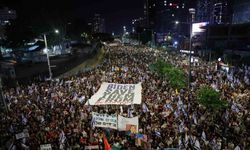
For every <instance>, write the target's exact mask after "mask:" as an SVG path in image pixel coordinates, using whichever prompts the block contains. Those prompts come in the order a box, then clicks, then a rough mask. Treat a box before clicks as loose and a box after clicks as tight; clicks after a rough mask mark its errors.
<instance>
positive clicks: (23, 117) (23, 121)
mask: <svg viewBox="0 0 250 150" xmlns="http://www.w3.org/2000/svg"><path fill="white" fill-rule="evenodd" d="M27 122H28V120H27V118H26V117H25V116H24V114H22V124H23V125H26V124H27Z"/></svg>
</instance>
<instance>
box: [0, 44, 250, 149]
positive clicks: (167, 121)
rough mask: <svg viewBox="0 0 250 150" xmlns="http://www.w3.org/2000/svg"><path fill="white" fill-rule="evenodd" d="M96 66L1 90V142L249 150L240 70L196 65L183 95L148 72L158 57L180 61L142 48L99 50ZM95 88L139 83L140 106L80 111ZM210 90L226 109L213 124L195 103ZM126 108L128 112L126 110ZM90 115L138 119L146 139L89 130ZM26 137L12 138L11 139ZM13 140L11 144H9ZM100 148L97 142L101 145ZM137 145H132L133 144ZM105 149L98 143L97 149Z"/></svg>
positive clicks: (249, 124)
mask: <svg viewBox="0 0 250 150" xmlns="http://www.w3.org/2000/svg"><path fill="white" fill-rule="evenodd" d="M105 50H106V52H105V56H104V60H103V63H102V64H100V65H99V66H97V67H96V68H94V69H92V70H89V71H87V72H83V73H79V74H77V75H74V76H70V77H64V78H62V79H60V80H55V81H46V82H40V83H37V82H36V83H32V84H31V85H28V86H25V85H19V86H18V87H16V88H11V89H5V90H4V98H5V100H6V102H7V103H8V109H9V111H8V113H7V114H1V116H2V117H1V118H2V121H1V122H2V125H1V133H0V134H1V135H4V137H6V138H11V139H14V140H13V144H14V145H15V146H16V147H17V149H25V148H30V149H34V150H36V149H39V148H40V145H43V144H51V146H52V148H53V149H84V148H86V146H91V145H92V146H94V145H98V146H99V148H100V149H104V147H107V143H109V144H110V145H111V146H114V147H116V148H117V149H132V148H135V147H136V148H137V149H164V148H179V149H188V148H191V147H192V148H193V149H197V150H198V149H221V148H223V149H247V148H249V147H250V138H249V137H250V132H249V131H248V129H249V128H250V115H249V113H250V111H249V110H250V106H249V104H250V103H249V102H250V95H249V94H250V91H249V74H247V72H245V71H246V69H247V67H243V68H240V69H238V70H237V69H235V70H234V71H233V72H232V73H230V74H229V73H225V72H222V71H220V70H216V63H211V64H208V63H206V62H199V66H196V67H194V68H192V79H193V80H192V84H191V85H192V86H191V94H190V93H189V92H188V90H187V89H182V90H181V91H176V89H173V88H172V87H171V86H170V85H169V84H168V81H165V80H163V79H162V78H161V77H160V76H158V75H156V74H155V73H152V72H151V71H150V70H149V65H150V64H151V63H153V62H155V61H156V60H158V59H160V58H164V59H165V61H168V62H169V63H171V64H173V65H175V66H178V67H181V68H183V69H184V70H185V71H186V72H187V73H188V70H187V62H186V61H184V60H187V56H183V55H180V54H176V55H172V54H169V53H165V52H161V51H158V50H154V49H151V48H147V47H132V46H118V47H106V48H105ZM102 82H110V83H120V84H137V83H139V82H142V89H143V90H142V101H143V102H142V105H134V106H117V107H116V106H112V107H110V106H88V105H87V106H86V105H84V104H85V103H86V102H87V100H88V99H90V97H91V96H92V95H94V93H96V92H97V90H98V89H99V87H100V85H101V83H102ZM202 84H208V85H211V86H212V87H213V88H214V89H216V90H217V91H219V92H220V93H221V98H222V99H223V100H227V101H228V102H229V103H230V107H228V108H227V109H224V110H223V111H221V117H216V118H214V119H215V121H214V122H215V124H213V123H212V121H211V120H209V118H211V117H209V116H211V115H213V114H210V112H209V111H207V108H204V107H202V106H200V105H199V104H198V103H197V102H196V100H195V99H196V94H195V91H196V90H197V89H198V88H199V87H200V86H201V85H202ZM128 109H129V113H127V111H126V110H128ZM91 112H99V113H108V114H122V115H123V116H125V117H128V115H129V116H131V115H132V116H139V133H140V134H143V135H146V136H145V137H147V139H144V140H138V138H136V136H135V135H131V134H128V132H124V131H123V132H121V131H117V130H113V129H104V128H93V127H92V125H91V120H92V115H91ZM24 131H25V132H28V136H26V137H24V138H20V139H16V137H15V135H16V134H18V133H24ZM12 137H13V138H12ZM104 141H105V142H104ZM138 141H139V142H138ZM104 143H105V144H104Z"/></svg>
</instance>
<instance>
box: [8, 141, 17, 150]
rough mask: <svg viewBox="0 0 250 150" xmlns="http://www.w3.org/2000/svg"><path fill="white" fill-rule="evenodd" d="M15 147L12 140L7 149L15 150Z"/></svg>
mask: <svg viewBox="0 0 250 150" xmlns="http://www.w3.org/2000/svg"><path fill="white" fill-rule="evenodd" d="M15 149H16V148H15V145H14V143H13V142H12V143H11V144H10V146H9V148H8V150H15Z"/></svg>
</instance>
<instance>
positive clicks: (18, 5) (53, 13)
mask: <svg viewBox="0 0 250 150" xmlns="http://www.w3.org/2000/svg"><path fill="white" fill-rule="evenodd" d="M143 2H144V0H16V1H15V0H3V3H2V5H5V6H9V7H10V8H13V9H15V10H17V14H18V17H23V18H26V19H29V20H30V21H31V20H35V19H34V18H41V19H42V20H46V19H47V18H49V19H57V18H63V19H65V20H70V19H72V18H78V19H79V18H80V19H83V20H85V21H88V20H89V19H90V18H91V17H92V16H94V13H99V14H101V15H102V16H103V17H104V19H105V26H106V31H107V32H110V33H111V32H112V31H114V32H115V33H118V32H121V31H122V26H123V25H126V26H130V25H131V20H132V19H135V18H138V17H141V16H143ZM0 4H1V2H0ZM128 29H129V30H131V29H130V28H128Z"/></svg>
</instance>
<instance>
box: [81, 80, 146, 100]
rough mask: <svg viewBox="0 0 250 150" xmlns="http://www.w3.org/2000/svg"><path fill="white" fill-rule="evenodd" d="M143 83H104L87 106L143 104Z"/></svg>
mask: <svg viewBox="0 0 250 150" xmlns="http://www.w3.org/2000/svg"><path fill="white" fill-rule="evenodd" d="M141 90H142V87H141V83H138V84H116V83H107V82H103V83H102V85H101V87H100V89H99V90H98V91H97V93H95V94H94V95H93V96H92V97H91V98H90V99H89V100H88V101H87V103H86V104H85V105H132V104H141Z"/></svg>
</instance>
